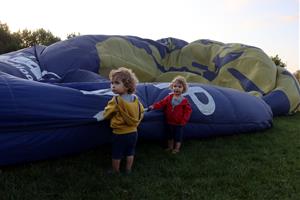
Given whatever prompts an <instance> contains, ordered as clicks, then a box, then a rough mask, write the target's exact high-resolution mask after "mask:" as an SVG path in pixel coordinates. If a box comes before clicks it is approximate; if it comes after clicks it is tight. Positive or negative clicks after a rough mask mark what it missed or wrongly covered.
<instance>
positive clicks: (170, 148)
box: [167, 140, 174, 150]
mask: <svg viewBox="0 0 300 200" xmlns="http://www.w3.org/2000/svg"><path fill="white" fill-rule="evenodd" d="M173 148H174V140H168V148H167V150H172V149H173Z"/></svg>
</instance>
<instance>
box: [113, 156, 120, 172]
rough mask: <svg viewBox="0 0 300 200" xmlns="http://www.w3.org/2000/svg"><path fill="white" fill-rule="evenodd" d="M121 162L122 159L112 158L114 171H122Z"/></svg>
mask: <svg viewBox="0 0 300 200" xmlns="http://www.w3.org/2000/svg"><path fill="white" fill-rule="evenodd" d="M120 163H121V160H117V159H112V168H113V171H114V172H116V173H119V172H120Z"/></svg>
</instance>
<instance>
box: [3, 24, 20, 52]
mask: <svg viewBox="0 0 300 200" xmlns="http://www.w3.org/2000/svg"><path fill="white" fill-rule="evenodd" d="M20 43H21V40H20V38H19V37H18V35H16V34H11V33H10V30H9V27H8V25H7V24H5V23H1V21H0V54H4V53H8V52H11V51H16V50H18V49H20V48H21V45H20Z"/></svg>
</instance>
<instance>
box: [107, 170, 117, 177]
mask: <svg viewBox="0 0 300 200" xmlns="http://www.w3.org/2000/svg"><path fill="white" fill-rule="evenodd" d="M106 174H108V175H111V176H115V175H119V174H120V172H116V171H114V170H112V169H110V170H107V171H106Z"/></svg>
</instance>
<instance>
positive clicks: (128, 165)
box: [126, 155, 134, 172]
mask: <svg viewBox="0 0 300 200" xmlns="http://www.w3.org/2000/svg"><path fill="white" fill-rule="evenodd" d="M133 161H134V156H133V155H132V156H127V157H126V172H130V171H131V168H132V165H133Z"/></svg>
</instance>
